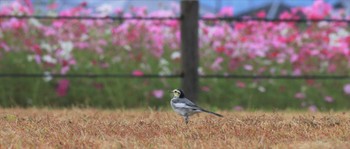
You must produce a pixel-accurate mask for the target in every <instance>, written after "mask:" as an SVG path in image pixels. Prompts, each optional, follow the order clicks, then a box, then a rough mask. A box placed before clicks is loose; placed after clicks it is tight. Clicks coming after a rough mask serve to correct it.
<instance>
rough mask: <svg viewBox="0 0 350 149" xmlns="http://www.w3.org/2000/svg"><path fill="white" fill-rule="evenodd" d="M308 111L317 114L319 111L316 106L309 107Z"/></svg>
mask: <svg viewBox="0 0 350 149" xmlns="http://www.w3.org/2000/svg"><path fill="white" fill-rule="evenodd" d="M308 109H309V111H310V112H317V111H318V108H317V106H316V105H311V106H309V108H308Z"/></svg>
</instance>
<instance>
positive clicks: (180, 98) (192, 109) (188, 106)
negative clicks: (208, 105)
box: [170, 89, 223, 124]
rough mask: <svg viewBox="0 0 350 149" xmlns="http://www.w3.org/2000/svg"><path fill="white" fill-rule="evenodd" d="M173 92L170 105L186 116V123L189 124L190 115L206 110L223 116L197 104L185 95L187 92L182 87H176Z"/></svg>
mask: <svg viewBox="0 0 350 149" xmlns="http://www.w3.org/2000/svg"><path fill="white" fill-rule="evenodd" d="M171 93H172V94H173V98H172V99H171V100H170V105H171V107H172V109H173V110H174V111H175V112H176V113H178V114H179V115H181V116H182V117H183V118H184V120H185V123H186V124H188V119H189V116H191V115H193V114H196V113H200V112H206V113H209V114H213V115H215V116H218V117H223V116H222V115H221V114H217V113H214V112H211V111H208V110H205V109H203V108H201V107H199V106H197V105H196V104H195V103H193V102H192V101H191V100H189V99H187V98H186V97H185V93H184V92H183V91H182V90H181V89H174V90H172V91H171Z"/></svg>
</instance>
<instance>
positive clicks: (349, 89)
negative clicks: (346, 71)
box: [343, 84, 350, 95]
mask: <svg viewBox="0 0 350 149" xmlns="http://www.w3.org/2000/svg"><path fill="white" fill-rule="evenodd" d="M343 90H344V92H345V94H347V95H350V84H345V85H344V88H343Z"/></svg>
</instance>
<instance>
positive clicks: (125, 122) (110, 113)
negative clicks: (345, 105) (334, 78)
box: [0, 108, 350, 149]
mask: <svg viewBox="0 0 350 149" xmlns="http://www.w3.org/2000/svg"><path fill="white" fill-rule="evenodd" d="M219 113H221V114H223V115H224V117H223V118H218V117H213V116H211V115H207V114H200V115H199V116H193V117H191V119H190V123H189V124H188V125H185V123H184V122H183V121H182V118H181V117H180V116H178V115H176V114H175V113H174V112H170V111H169V112H168V111H151V110H96V109H75V108H73V109H61V110H58V109H56V110H55V109H50V110H49V109H23V108H22V109H0V125H1V126H2V129H0V147H1V148H308V149H309V148H310V149H319V148H344V149H345V148H349V146H350V143H349V141H350V127H349V126H350V121H349V118H350V117H349V113H348V112H337V113H333V112H330V113H320V112H319V113H310V112H297V113H296V112H274V113H272V112H270V113H269V112H254V113H253V112H228V111H226V112H225V111H219Z"/></svg>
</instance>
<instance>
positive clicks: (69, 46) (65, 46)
mask: <svg viewBox="0 0 350 149" xmlns="http://www.w3.org/2000/svg"><path fill="white" fill-rule="evenodd" d="M60 46H61V48H62V52H61V57H62V58H63V59H66V60H67V59H69V58H70V57H71V52H72V50H73V43H72V42H70V41H67V42H65V41H61V42H60Z"/></svg>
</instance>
